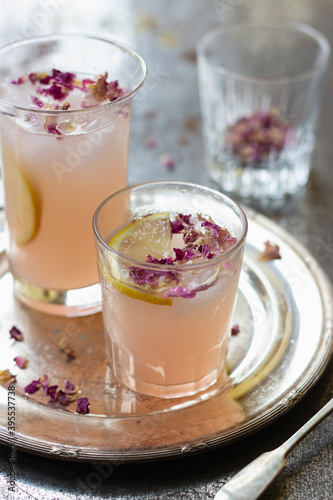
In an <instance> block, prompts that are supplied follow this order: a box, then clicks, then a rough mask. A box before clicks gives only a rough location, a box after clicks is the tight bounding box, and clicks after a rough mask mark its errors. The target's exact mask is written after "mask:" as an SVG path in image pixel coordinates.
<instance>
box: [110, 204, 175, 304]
mask: <svg viewBox="0 0 333 500" xmlns="http://www.w3.org/2000/svg"><path fill="white" fill-rule="evenodd" d="M170 241H171V225H170V214H169V213H168V212H165V213H162V214H153V215H147V216H146V217H143V218H142V219H138V220H137V221H135V222H133V223H132V224H130V225H129V226H127V227H126V228H125V229H123V230H122V231H120V232H119V233H118V234H116V235H115V236H114V237H113V238H112V239H111V241H110V243H109V245H110V247H112V248H114V249H115V250H117V251H118V252H120V253H121V254H122V255H125V256H127V257H131V258H134V259H136V260H141V261H143V262H145V261H146V258H147V255H153V256H154V257H155V258H157V259H161V258H163V257H165V256H166V253H167V252H168V249H169V247H170ZM111 270H112V276H110V275H109V274H108V273H106V272H105V271H104V270H102V273H103V275H104V277H105V278H106V279H107V280H108V281H109V283H110V284H111V285H112V286H113V287H114V288H116V289H117V290H119V291H120V292H122V293H124V294H125V295H128V296H129V297H132V298H133V299H138V300H143V301H144V302H150V303H151V304H158V305H166V306H171V305H172V299H169V298H163V297H160V296H158V295H154V294H153V293H151V291H146V290H144V289H143V290H142V291H141V290H138V288H133V285H134V283H133V282H130V281H129V280H127V279H126V277H124V274H125V273H124V272H122V270H121V268H120V266H119V263H118V261H116V259H113V260H112V263H111ZM124 282H125V283H126V282H127V283H128V284H129V286H127V285H126V284H125V283H124ZM136 286H138V285H136Z"/></svg>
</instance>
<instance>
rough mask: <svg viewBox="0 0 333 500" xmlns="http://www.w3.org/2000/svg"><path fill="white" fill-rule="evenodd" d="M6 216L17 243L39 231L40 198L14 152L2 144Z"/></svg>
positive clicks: (29, 238)
mask: <svg viewBox="0 0 333 500" xmlns="http://www.w3.org/2000/svg"><path fill="white" fill-rule="evenodd" d="M2 159H3V173H4V186H5V201H6V217H7V221H8V226H9V229H10V233H11V235H12V237H13V239H14V241H15V243H16V244H17V245H24V244H25V243H28V242H29V241H31V240H32V239H33V238H34V236H35V235H36V233H37V231H38V210H37V207H38V200H37V196H36V195H35V194H34V193H33V191H32V189H31V188H30V187H29V185H28V183H27V182H26V180H25V178H24V176H23V174H22V172H21V171H20V170H19V167H18V165H17V162H16V161H15V158H14V156H13V153H11V152H10V150H9V149H8V148H7V147H5V146H4V144H2Z"/></svg>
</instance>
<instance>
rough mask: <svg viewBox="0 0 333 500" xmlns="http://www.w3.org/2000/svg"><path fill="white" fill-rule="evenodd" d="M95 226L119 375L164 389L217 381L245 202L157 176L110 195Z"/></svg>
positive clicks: (188, 391) (135, 386)
mask: <svg viewBox="0 0 333 500" xmlns="http://www.w3.org/2000/svg"><path fill="white" fill-rule="evenodd" d="M93 226H94V233H95V240H96V248H97V261H98V268H99V274H100V282H101V287H102V311H103V320H104V325H105V332H106V339H107V347H108V353H109V360H110V363H111V367H112V370H113V373H114V376H115V378H116V379H117V380H118V381H120V382H121V383H123V384H124V385H125V386H127V387H128V388H130V389H132V390H133V391H136V392H139V393H143V394H148V395H153V396H158V397H169V398H172V397H181V396H189V395H193V394H196V393H197V392H200V391H203V390H205V389H207V388H208V387H210V386H211V385H212V384H214V383H215V382H216V381H217V380H218V378H219V376H220V375H221V374H222V373H224V371H225V362H226V352H227V345H228V339H229V335H230V330H231V326H232V318H233V311H234V306H235V301H236V296H237V289H238V282H239V276H240V271H241V266H242V260H243V253H244V247H245V238H246V233H247V220H246V216H245V214H244V212H243V211H242V209H241V208H240V207H239V206H238V205H237V204H236V203H235V202H233V201H232V200H231V199H229V198H228V197H227V196H225V195H223V194H222V193H219V192H217V191H214V190H212V189H210V188H208V187H204V186H199V185H196V184H191V183H186V182H151V183H146V184H141V185H137V186H133V187H128V188H125V189H122V190H120V191H119V192H117V193H115V194H114V195H111V196H110V197H109V198H107V199H106V200H105V201H104V202H103V203H102V204H101V205H100V206H99V207H98V209H97V211H96V213H95V215H94V220H93Z"/></svg>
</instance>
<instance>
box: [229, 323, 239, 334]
mask: <svg viewBox="0 0 333 500" xmlns="http://www.w3.org/2000/svg"><path fill="white" fill-rule="evenodd" d="M239 332H240V328H239V326H238V325H234V326H233V327H232V328H231V335H238V334H239Z"/></svg>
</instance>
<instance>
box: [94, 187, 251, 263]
mask: <svg viewBox="0 0 333 500" xmlns="http://www.w3.org/2000/svg"><path fill="white" fill-rule="evenodd" d="M167 185H170V186H171V187H172V186H175V187H176V186H183V187H187V188H192V189H193V188H195V189H198V188H199V189H202V190H203V191H206V192H207V194H208V193H212V194H214V195H215V196H216V194H218V195H219V196H220V197H221V199H222V200H224V201H228V202H229V204H231V205H233V207H234V208H235V209H237V212H238V213H239V214H240V219H241V222H242V233H241V236H240V237H239V238H238V239H237V242H236V243H235V245H233V246H232V247H230V248H229V249H228V250H226V251H225V252H223V253H221V254H220V255H217V256H216V257H213V258H212V259H209V260H206V261H202V262H197V263H194V264H179V265H177V271H192V270H197V269H202V268H206V267H209V266H214V265H219V264H220V263H222V262H224V261H225V260H227V259H228V258H230V256H232V255H233V254H234V253H236V252H237V251H238V250H239V248H240V247H241V246H242V245H243V244H244V242H245V239H246V235H247V231H248V220H247V217H246V214H245V212H244V210H243V209H242V207H241V206H240V205H239V204H238V203H237V202H236V201H234V200H232V199H231V198H229V196H227V195H225V194H224V193H222V192H220V191H217V190H215V189H212V188H210V187H208V186H204V185H202V184H196V183H192V182H187V181H151V182H142V183H140V184H134V185H131V186H127V187H125V188H123V189H120V190H119V191H116V192H115V193H113V194H111V195H110V196H108V197H107V198H106V199H105V200H103V201H102V203H101V204H100V205H99V206H98V207H97V209H96V211H95V213H94V216H93V221H92V225H93V231H94V235H95V238H96V240H97V241H98V243H99V244H100V245H102V247H104V248H105V249H106V250H107V251H108V252H109V253H111V254H112V255H115V256H117V257H120V258H121V259H122V260H125V261H127V262H129V263H130V264H132V265H136V266H137V267H141V268H142V267H143V268H147V269H152V270H159V271H160V270H161V269H164V270H165V264H161V263H150V262H144V261H142V260H137V259H134V258H133V257H129V256H127V255H123V254H122V253H120V252H118V251H117V250H115V249H114V248H112V247H110V246H109V245H108V244H107V243H105V241H104V240H103V238H102V237H101V235H100V234H99V231H98V228H97V221H98V217H99V214H100V212H101V210H102V209H103V207H104V206H105V205H106V204H107V203H108V202H109V201H110V200H112V199H113V198H115V197H116V196H118V195H120V194H122V193H125V192H126V191H128V192H129V191H135V190H138V191H139V190H141V189H143V188H146V187H154V186H156V187H159V186H167Z"/></svg>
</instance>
